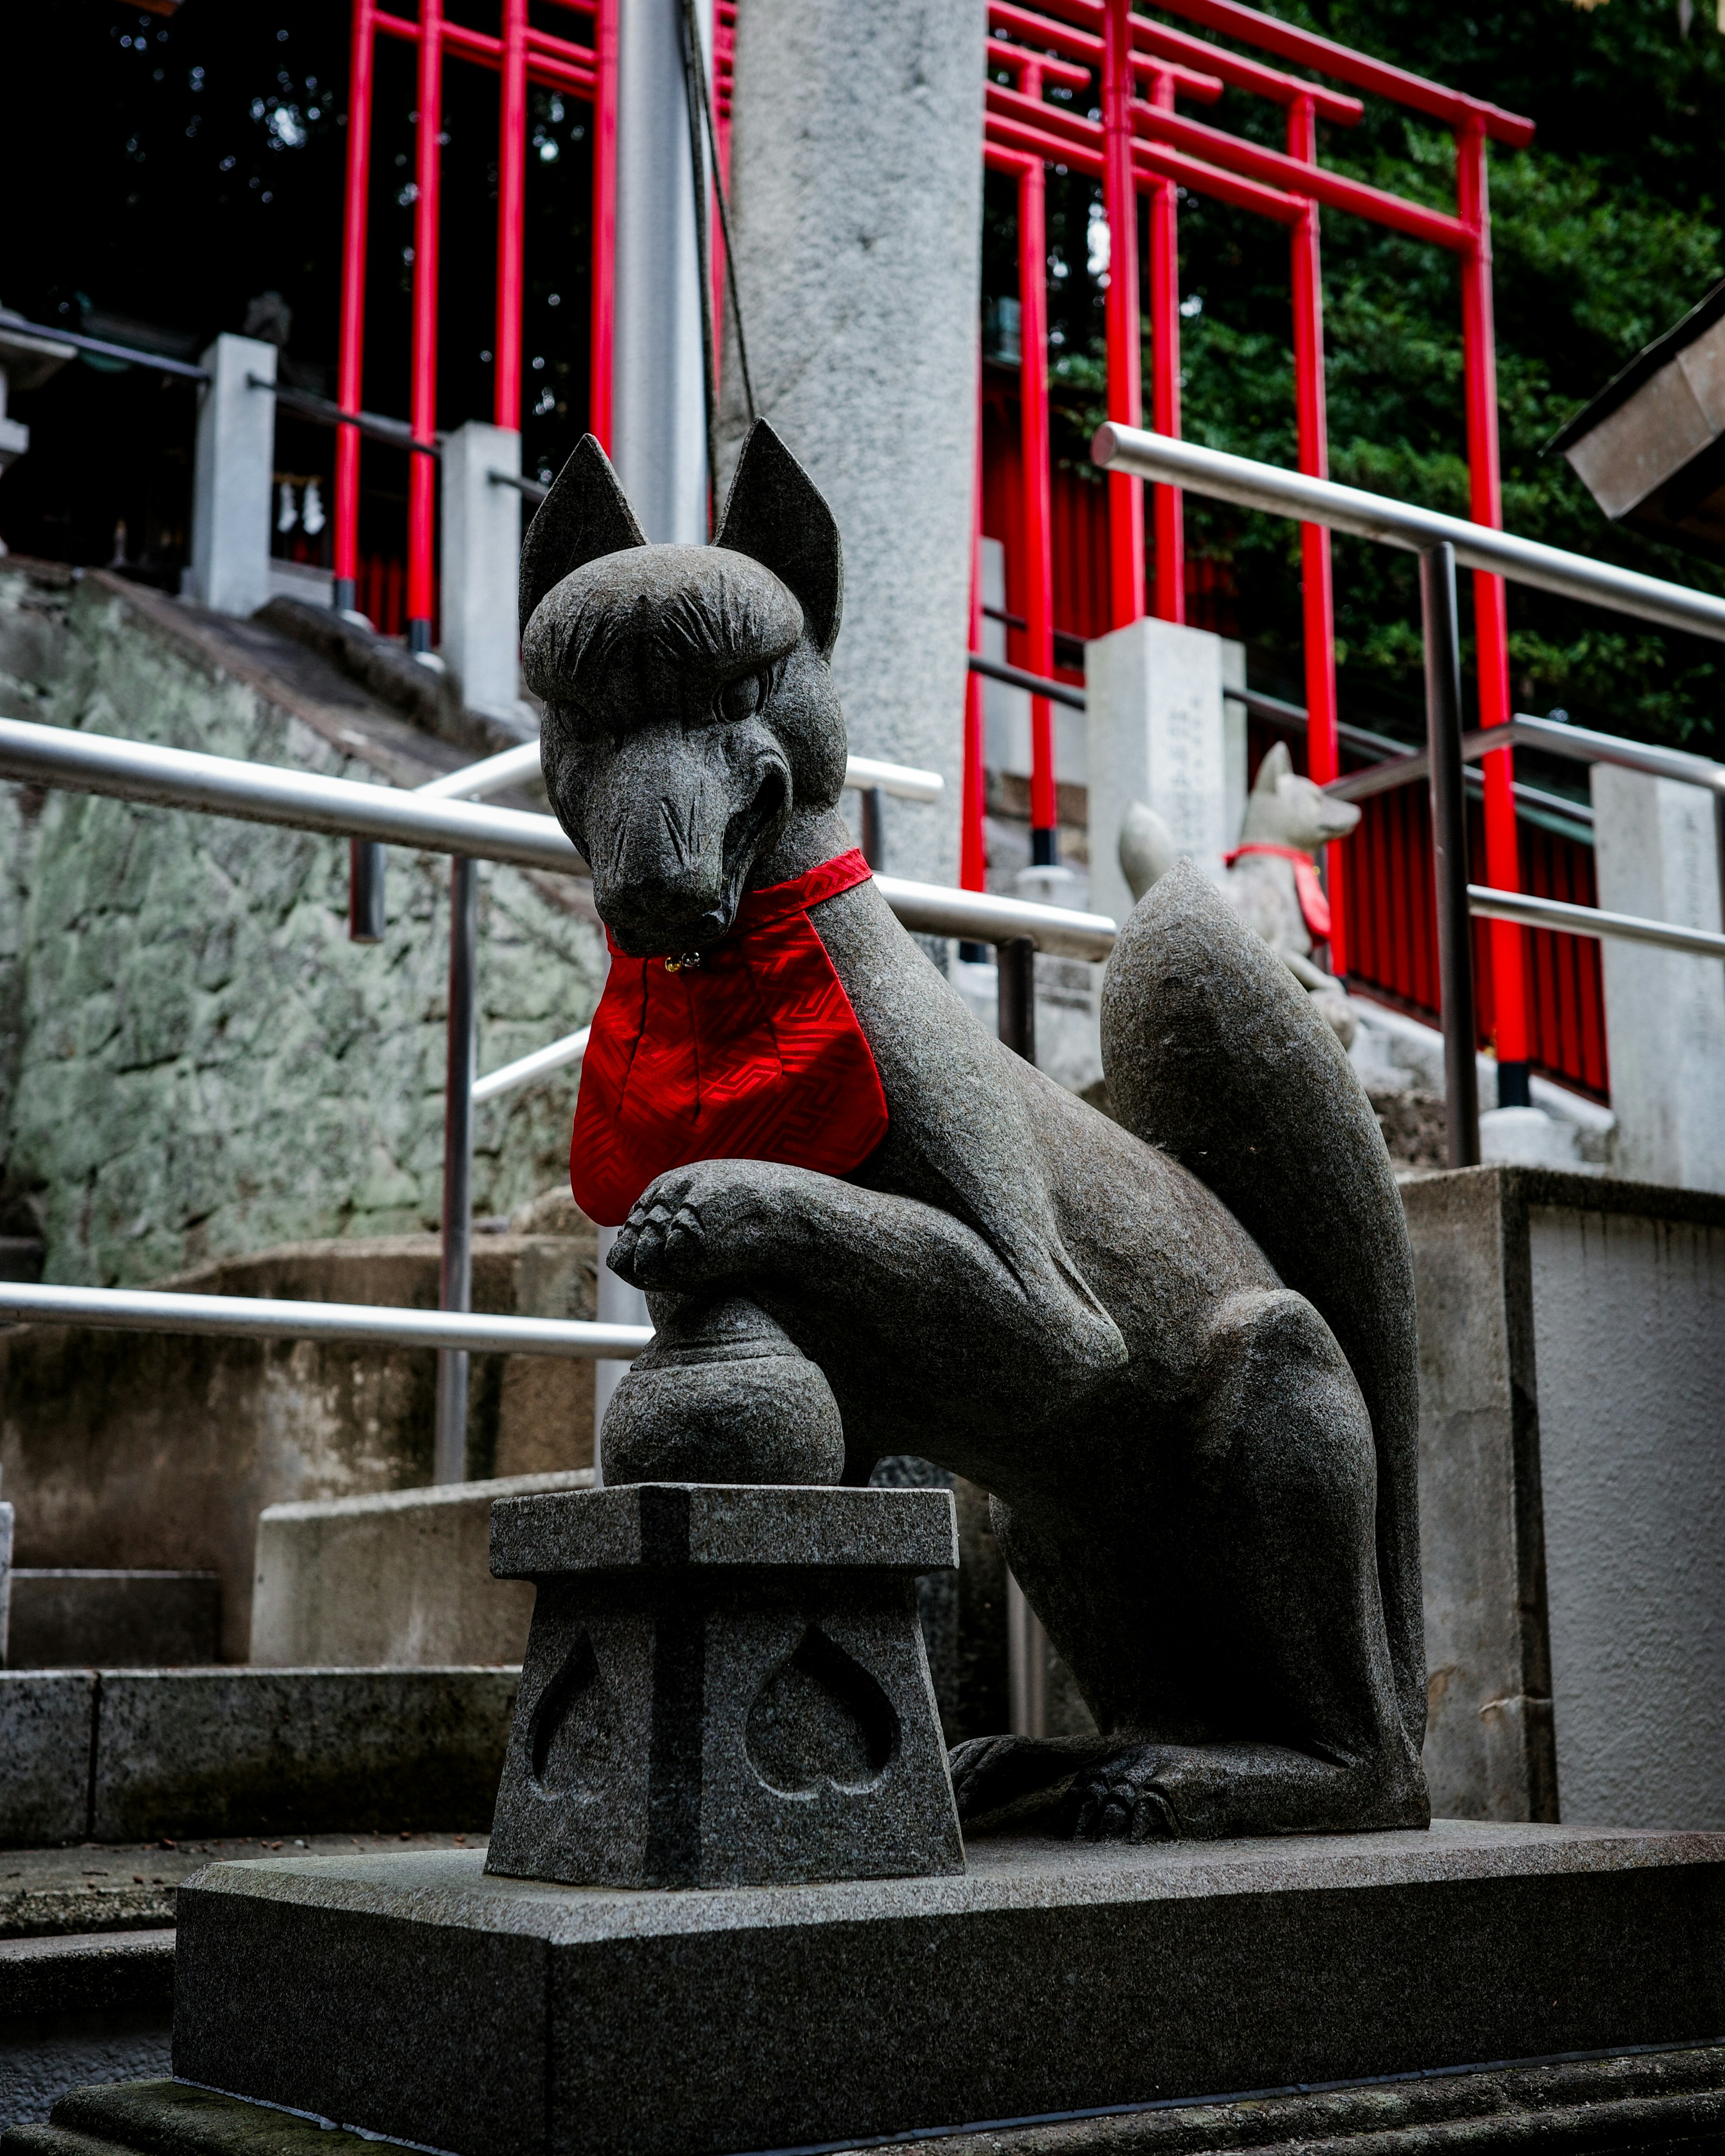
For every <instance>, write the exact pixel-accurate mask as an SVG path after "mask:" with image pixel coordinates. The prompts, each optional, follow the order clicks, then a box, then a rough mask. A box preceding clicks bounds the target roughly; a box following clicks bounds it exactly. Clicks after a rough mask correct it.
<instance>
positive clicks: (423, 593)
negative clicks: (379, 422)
mask: <svg viewBox="0 0 1725 2156" xmlns="http://www.w3.org/2000/svg"><path fill="white" fill-rule="evenodd" d="M443 91H444V40H443V0H419V80H418V97H419V116H418V132H417V134H416V136H415V138H414V140H415V152H416V154H415V157H414V165H413V180H414V185H415V186H416V187H417V188H418V198H417V199H416V201H415V202H414V204H413V398H412V401H411V403H410V406H409V416H410V417H411V419H412V422H413V434H414V438H415V439H416V440H418V441H422V442H429V440H430V439H431V438H432V436H433V435H434V434H435V433H436V432H437V267H438V264H437V244H438V179H439V173H440V172H441V169H442V163H443V160H442V157H441V154H440V152H439V146H438V137H439V135H440V134H441V133H442V131H443V103H444V95H443ZM436 535H437V462H436V459H434V458H432V457H424V456H410V457H409V458H408V649H409V650H410V651H429V650H430V649H431V613H432V599H433V592H434V583H435V577H436V562H435V558H434V547H435V544H436Z"/></svg>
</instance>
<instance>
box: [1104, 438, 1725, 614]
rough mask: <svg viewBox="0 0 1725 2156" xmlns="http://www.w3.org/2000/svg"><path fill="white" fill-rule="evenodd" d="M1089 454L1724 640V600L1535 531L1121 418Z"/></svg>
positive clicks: (1115, 466)
mask: <svg viewBox="0 0 1725 2156" xmlns="http://www.w3.org/2000/svg"><path fill="white" fill-rule="evenodd" d="M1091 459H1092V460H1093V461H1094V462H1095V463H1096V464H1097V465H1100V466H1101V468H1102V469H1103V470H1105V471H1117V472H1124V473H1130V474H1131V475H1132V476H1133V477H1134V478H1137V479H1147V480H1157V481H1158V482H1160V484H1162V485H1164V486H1181V487H1186V488H1189V489H1190V490H1192V491H1193V492H1194V493H1195V494H1204V495H1209V496H1210V497H1211V498H1212V499H1214V500H1219V501H1233V502H1237V503H1239V504H1240V506H1241V507H1242V508H1245V509H1264V510H1268V511H1270V512H1271V514H1272V515H1274V516H1296V517H1298V518H1299V519H1300V521H1301V522H1302V523H1305V524H1322V525H1327V526H1328V527H1329V529H1330V530H1331V531H1347V532H1350V533H1352V534H1353V536H1354V537H1355V538H1358V539H1375V540H1378V541H1379V542H1382V543H1383V544H1384V545H1385V546H1388V547H1408V548H1409V549H1411V550H1412V551H1413V552H1414V553H1424V552H1426V551H1428V550H1429V549H1430V548H1431V547H1441V546H1450V547H1454V548H1455V559H1456V561H1457V562H1458V563H1460V564H1461V566H1462V567H1466V568H1470V569H1484V570H1486V571H1487V572H1489V573H1490V574H1491V575H1492V576H1497V577H1508V578H1509V579H1510V580H1511V581H1512V583H1521V584H1532V585H1534V586H1536V587H1537V588H1538V589H1539V590H1541V591H1547V592H1556V593H1558V594H1559V595H1560V596H1561V597H1562V598H1570V599H1579V600H1581V601H1582V602H1583V603H1585V604H1589V605H1592V606H1602V607H1609V608H1611V609H1612V610H1613V611H1614V612H1615V613H1627V614H1633V615H1634V616H1635V618H1636V619H1639V620H1641V621H1652V622H1657V623H1659V624H1660V625H1661V627H1662V628H1666V629H1685V630H1686V631H1688V632H1689V634H1692V635H1695V636H1709V637H1712V638H1714V639H1716V640H1718V641H1722V642H1725V598H1716V597H1714V595H1713V594H1712V593H1711V592H1698V591H1695V590H1693V589H1692V588H1691V587H1690V586H1688V585H1687V584H1672V583H1666V581H1665V579H1664V578H1663V577H1644V576H1643V575H1642V574H1641V573H1640V571H1639V570H1636V569H1624V568H1620V567H1618V566H1617V564H1616V563H1615V562H1595V561H1593V560H1591V559H1590V558H1589V557H1588V556H1587V555H1585V554H1571V553H1568V552H1566V551H1565V550H1564V549H1563V547H1548V546H1546V545H1545V544H1544V543H1543V542H1542V541H1540V540H1538V539H1522V538H1518V537H1517V536H1516V534H1515V533H1513V532H1512V531H1494V530H1493V529H1492V528H1491V526H1489V525H1485V524H1474V523H1471V522H1470V521H1469V520H1468V519H1467V518H1466V517H1464V516H1445V515H1444V514H1443V513H1442V512H1441V511H1438V510H1435V509H1420V508H1416V507H1415V506H1414V504H1413V503H1412V502H1407V501H1396V500H1392V499H1391V498H1390V496H1389V495H1383V494H1368V493H1366V492H1365V491H1364V490H1363V489H1361V488H1359V487H1353V486H1343V485H1338V484H1337V481H1336V480H1328V479H1313V478H1312V477H1310V476H1308V475H1307V474H1306V473H1304V472H1291V471H1287V470H1284V469H1283V468H1282V467H1281V465H1266V464H1260V463H1259V462H1258V461H1257V460H1256V459H1255V458H1252V457H1236V456H1234V455H1232V454H1230V453H1229V452H1228V451H1227V450H1225V449H1205V448H1204V447H1203V445H1202V444H1199V443H1197V442H1182V441H1177V440H1176V439H1174V438H1173V436H1172V435H1170V434H1151V433H1148V432H1147V430H1146V429H1142V428H1139V427H1124V426H1121V425H1118V424H1117V423H1115V422H1114V421H1113V420H1107V421H1105V422H1104V423H1103V424H1102V425H1101V426H1100V427H1098V428H1097V429H1096V435H1095V438H1094V439H1093V440H1092V442H1091Z"/></svg>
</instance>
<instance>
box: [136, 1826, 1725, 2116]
mask: <svg viewBox="0 0 1725 2156" xmlns="http://www.w3.org/2000/svg"><path fill="white" fill-rule="evenodd" d="M968 1855H969V1864H968V1871H966V1873H965V1874H964V1876H962V1877H952V1878H941V1879H922V1880H915V1881H909V1880H906V1881H845V1882H841V1883H838V1884H831V1885H825V1886H783V1887H773V1888H766V1889H721V1890H708V1889H700V1888H696V1889H688V1890H685V1891H682V1892H670V1893H667V1892H638V1891H624V1890H617V1889H593V1888H578V1887H564V1886H547V1885H544V1884H536V1883H531V1882H528V1881H517V1880H510V1879H502V1878H497V1877H488V1876H486V1875H485V1872H484V1871H483V1869H482V1863H483V1859H482V1857H481V1856H480V1855H479V1854H478V1853H477V1852H468V1851H439V1852H435V1853H426V1854H423V1855H413V1856H400V1857H393V1858H392V1857H378V1856H354V1857H351V1858H349V1857H321V1858H316V1859H305V1858H300V1859H297V1860H295V1861H287V1860H285V1859H275V1858H271V1859H269V1860H266V1861H262V1862H253V1863H246V1864H221V1865H213V1866H210V1867H209V1868H208V1870H207V1871H204V1872H203V1873H201V1874H199V1875H198V1876H197V1877H196V1878H195V1879H194V1880H193V1881H189V1882H188V1883H187V1885H186V1886H184V1887H182V1890H181V1893H180V1899H179V1945H178V1953H177V1989H176V2018H175V2035H174V2071H175V2072H176V2074H177V2076H179V2077H180V2078H181V2079H182V2080H185V2081H190V2082H198V2083H201V2084H203V2086H205V2087H212V2088H216V2089H219V2090H223V2091H226V2092H230V2093H232V2094H234V2095H236V2096H239V2097H248V2098H251V2099H253V2100H255V2101H262V2102H268V2103H272V2104H276V2105H280V2106H284V2107H290V2108H291V2109H294V2110H297V2111H300V2112H310V2113H312V2114H314V2115H316V2116H317V2117H322V2118H327V2119H330V2120H332V2121H334V2122H336V2123H337V2124H339V2125H341V2126H344V2127H348V2128H356V2129H359V2130H362V2131H365V2132H367V2133H380V2134H384V2135H388V2136H391V2137H393V2138H398V2139H402V2140H406V2141H413V2142H417V2143H421V2144H422V2145H424V2146H426V2147H429V2148H436V2149H442V2150H449V2151H454V2152H456V2156H494V2152H495V2156H505V2152H507V2156H524V2152H527V2151H532V2150H545V2151H547V2152H548V2151H551V2150H559V2151H562V2150H567V2149H568V2148H572V2147H576V2146H579V2147H580V2148H582V2149H583V2152H584V2156H705V2152H715V2156H716V2152H725V2151H734V2150H740V2149H742V2150H746V2149H775V2148H778V2149H784V2148H798V2147H803V2146H807V2145H809V2144H823V2143H831V2144H835V2145H836V2146H838V2147H839V2148H846V2147H850V2146H851V2145H854V2144H855V2143H856V2142H859V2141H860V2140H863V2139H865V2138H869V2137H870V2136H875V2135H891V2134H895V2133H906V2132H910V2131H912V2130H915V2129H927V2128H948V2129H951V2128H959V2127H962V2126H963V2125H964V2124H965V2123H966V2122H968V2121H978V2120H991V2119H992V2120H1013V2119H1016V2120H1025V2119H1038V2118H1047V2117H1050V2115H1051V2114H1057V2113H1061V2112H1066V2113H1070V2112H1078V2111H1087V2110H1093V2109H1097V2108H1100V2107H1117V2106H1124V2105H1133V2104H1144V2103H1148V2102H1171V2101H1180V2100H1188V2099H1199V2098H1204V2097H1215V2096H1217V2095H1219V2094H1222V2093H1225V2092H1229V2091H1237V2090H1250V2089H1265V2088H1277V2087H1282V2088H1286V2087H1299V2086H1310V2085H1312V2084H1321V2083H1326V2082H1344V2081H1349V2080H1354V2079H1358V2078H1361V2077H1366V2076H1381V2075H1394V2074H1406V2073H1414V2072H1419V2071H1430V2070H1438V2069H1451V2068H1458V2067H1468V2066H1479V2065H1481V2063H1485V2062H1490V2061H1503V2060H1514V2059H1532V2058H1542V2057H1543V2058H1549V2057H1552V2056H1555V2055H1559V2054H1567V2053H1579V2052H1591V2051H1597V2052H1621V2051H1628V2050H1630V2049H1632V2048H1634V2047H1636V2046H1668V2045H1677V2044H1683V2045H1707V2044H1712V2043H1714V2042H1716V2041H1717V2040H1718V2039H1719V2037H1720V2036H1721V2034H1722V2032H1725V1951H1722V1948H1725V1836H1720V1835H1661V1834H1651V1833H1628V1832H1625V1833H1606V1832H1600V1831H1589V1830H1581V1829H1566V1828H1562V1827H1553V1826H1540V1825H1526V1826H1490V1825H1475V1824H1472V1823H1466V1824H1461V1823H1449V1824H1444V1825H1438V1826H1436V1827H1435V1828H1433V1829H1432V1830H1431V1831H1430V1833H1429V1834H1414V1833H1391V1834H1378V1835H1336V1836H1312V1837H1310V1838H1291V1839H1289V1840H1280V1841H1275V1842H1240V1843H1235V1844H1231V1845H1177V1846H1173V1847H1162V1848H1145V1847H1139V1848H1132V1847H1122V1846H1119V1845H1097V1846H1090V1845H1086V1846H1084V1847H1074V1846H1071V1845H1062V1844H1059V1843H1054V1842H1038V1841H1030V1840H1013V1841H1007V1840H999V1841H993V1842H988V1841H978V1842H973V1845H972V1846H971V1849H970V1851H969V1852H968Z"/></svg>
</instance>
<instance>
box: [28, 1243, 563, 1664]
mask: <svg viewBox="0 0 1725 2156" xmlns="http://www.w3.org/2000/svg"><path fill="white" fill-rule="evenodd" d="M437 1278H438V1252H437V1245H436V1243H435V1241H434V1240H432V1239H431V1238H429V1237H420V1236H414V1237H403V1238H398V1239H395V1240H379V1241H376V1242H335V1243H317V1244H305V1245H294V1246H290V1247H288V1248H285V1249H282V1250H275V1251H267V1252H263V1253H260V1254H259V1255H258V1256H256V1257H254V1258H250V1259H244V1260H228V1261H227V1262H225V1263H223V1264H222V1265H212V1266H209V1267H207V1268H205V1269H204V1270H202V1271H201V1272H198V1273H196V1274H193V1275H192V1276H188V1277H185V1278H182V1279H181V1280H178V1281H175V1282H173V1283H172V1285H174V1286H179V1287H182V1288H187V1289H190V1290H193V1291H198V1290H200V1289H201V1290H203V1291H206V1292H209V1293H214V1294H226V1295H264V1296H296V1297H298V1296H303V1297H305V1298H307V1299H310V1300H311V1301H329V1302H388V1303H397V1304H401V1305H405V1306H408V1307H410V1308H418V1309H434V1308H435V1307H436V1306H437ZM473 1305H474V1308H475V1310H485V1311H495V1312H501V1313H503V1314H505V1315H520V1316H524V1317H525V1316H533V1317H592V1316H593V1244H592V1240H591V1235H590V1234H589V1235H588V1237H586V1238H580V1237H573V1236H539V1235H521V1236H516V1235H481V1236H479V1237H478V1238H477V1239H476V1243H475V1254H474V1268H473ZM436 1360H437V1358H436V1357H435V1355H434V1353H432V1352H431V1351H430V1350H429V1349H424V1350H410V1349H405V1348H403V1349H393V1350H386V1349H382V1348H378V1347H370V1346H352V1345H344V1344H341V1343H339V1342H313V1341H256V1340H234V1339H220V1340H216V1339H193V1338H182V1337H173V1336H170V1335H167V1334H163V1333H144V1334H136V1333H124V1332H96V1331H89V1330H85V1331H80V1330H79V1329H78V1328H75V1327H58V1326H33V1325H32V1326H21V1327H17V1328H16V1329H14V1330H13V1331H11V1332H3V1333H0V1461H3V1463H4V1468H3V1472H4V1481H5V1486H6V1490H7V1491H8V1497H9V1499H10V1501H12V1502H13V1504H14V1505H15V1507H16V1509H17V1513H18V1526H17V1558H18V1563H20V1564H26V1565H31V1566H59V1565H79V1566H88V1565H102V1566H125V1567H144V1568H157V1567H160V1568H167V1569H172V1570H187V1569H194V1570H209V1571H213V1572H217V1573H220V1574H221V1577H222V1652H223V1657H224V1659H227V1660H229V1661H244V1658H245V1656H246V1654H247V1652H248V1650H249V1644H250V1639H251V1600H252V1562H253V1553H254V1541H255V1535H256V1528H257V1519H258V1514H259V1512H260V1511H262V1509H263V1508H264V1507H265V1506H266V1505H274V1504H281V1503H285V1502H289V1501H295V1500H299V1499H304V1498H311V1497H336V1496H357V1495H361V1494H362V1493H365V1492H367V1491H382V1490H397V1489H407V1488H413V1487H417V1486H421V1485H423V1484H424V1483H426V1482H428V1481H429V1480H430V1476H431V1451H432V1404H433V1399H434V1391H435V1386H436ZM469 1400H470V1404H469V1416H468V1468H469V1472H470V1474H472V1475H474V1476H490V1475H496V1474H503V1475H515V1474H537V1473H543V1472H545V1471H549V1470H557V1469H565V1468H573V1467H585V1466H590V1465H591V1463H592V1460H593V1365H592V1364H591V1363H587V1362H576V1361H572V1360H565V1359H563V1358H552V1357H548V1356H540V1355H516V1356H475V1358H474V1364H473V1380H472V1385H471V1388H470V1395H469Z"/></svg>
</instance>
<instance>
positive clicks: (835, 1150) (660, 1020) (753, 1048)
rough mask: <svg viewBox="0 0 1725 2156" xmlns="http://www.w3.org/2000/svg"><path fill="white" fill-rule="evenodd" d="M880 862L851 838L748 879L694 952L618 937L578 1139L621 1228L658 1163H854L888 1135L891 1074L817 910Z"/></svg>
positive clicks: (581, 1176)
mask: <svg viewBox="0 0 1725 2156" xmlns="http://www.w3.org/2000/svg"><path fill="white" fill-rule="evenodd" d="M869 875H870V869H869V865H868V863H867V862H866V861H865V860H864V859H863V857H862V855H861V854H860V852H857V851H856V850H852V851H851V852H850V853H848V854H840V855H839V856H838V857H837V858H836V860H830V861H823V862H822V863H821V865H819V868H813V869H810V870H809V872H808V873H807V875H800V876H798V877H797V878H796V880H794V881H793V882H791V883H778V884H773V885H770V886H769V887H768V889H767V890H765V891H746V892H744V894H743V896H742V903H741V904H740V905H739V906H738V907H737V922H736V926H735V927H733V928H732V931H731V933H730V934H729V935H728V936H726V937H725V938H724V939H723V941H722V942H718V943H716V944H714V945H712V946H711V947H710V948H708V949H707V950H705V951H703V952H700V953H699V954H698V956H697V957H692V958H691V960H689V961H687V962H685V961H681V960H679V959H677V958H675V957H670V958H631V957H627V956H626V955H625V954H624V952H620V951H619V949H618V948H617V946H616V945H615V944H614V943H612V944H611V945H610V950H611V971H610V973H609V976H608V978H607V980H606V982H605V993H603V996H601V997H600V998H599V1007H598V1010H597V1011H596V1012H595V1013H594V1014H593V1032H592V1034H591V1036H590V1037H589V1039H588V1044H587V1055H586V1056H585V1058H584V1060H583V1063H582V1067H581V1094H580V1098H579V1100H578V1101H577V1104H576V1108H575V1132H574V1137H573V1139H572V1142H571V1144H570V1148H569V1188H571V1189H572V1191H573V1192H574V1193H575V1202H576V1203H577V1204H578V1205H579V1206H580V1208H581V1209H582V1211H583V1213H585V1214H587V1215H588V1219H593V1220H597V1221H598V1223H599V1224H600V1225H601V1226H602V1227H605V1228H620V1227H621V1226H622V1225H623V1223H624V1221H625V1220H626V1219H628V1218H629V1210H630V1208H631V1207H632V1206H633V1205H634V1202H635V1200H636V1199H638V1198H639V1196H640V1194H641V1193H642V1192H643V1191H644V1189H645V1188H647V1185H648V1184H649V1183H651V1182H652V1180H653V1178H654V1177H655V1176H656V1175H663V1174H664V1173H665V1170H666V1169H667V1168H685V1167H687V1166H688V1164H689V1163H690V1162H691V1161H696V1160H773V1161H779V1162H782V1163H783V1164H784V1165H785V1166H786V1167H788V1168H815V1169H818V1170H819V1173H821V1174H823V1175H844V1174H845V1173H848V1172H849V1171H850V1169H851V1168H858V1167H860V1165H861V1164H862V1163H863V1162H864V1161H865V1160H866V1159H867V1158H868V1157H869V1155H870V1153H871V1152H873V1151H874V1150H875V1147H876V1146H877V1145H879V1144H880V1141H881V1139H882V1138H883V1137H886V1095H885V1093H883V1092H882V1091H881V1090H880V1072H879V1071H878V1070H875V1058H874V1055H873V1052H872V1051H871V1050H870V1047H869V1044H868V1042H867V1041H866V1040H865V1039H864V1038H863V1033H862V1028H861V1027H860V1025H858V1024H857V1022H856V1014H855V1011H854V1010H852V1009H851V1008H850V997H849V996H847V995H846V994H845V990H844V988H843V986H842V985H841V984H840V983H839V976H838V975H837V974H836V973H834V971H833V962H832V960H831V959H830V958H829V957H828V956H827V954H826V950H825V947H824V945H823V944H822V942H821V940H820V938H819V936H818V935H816V933H815V932H814V927H813V925H812V923H811V922H810V921H809V912H808V909H809V907H810V906H818V905H819V903H820V901H822V900H823V899H826V898H836V897H837V896H838V895H839V892H840V891H849V890H850V889H851V888H852V886H853V885H856V884H860V883H865V882H866V881H867V880H868V877H869ZM607 941H609V939H608V938H607Z"/></svg>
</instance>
